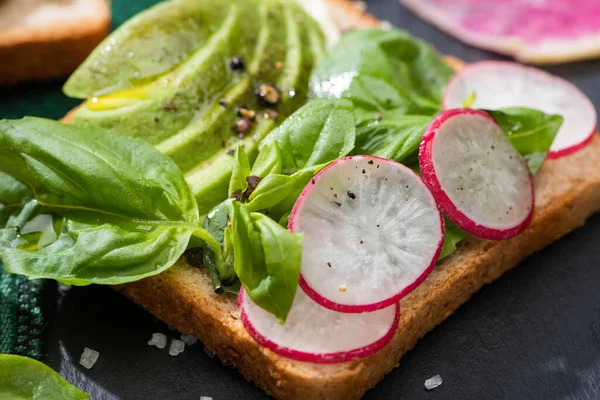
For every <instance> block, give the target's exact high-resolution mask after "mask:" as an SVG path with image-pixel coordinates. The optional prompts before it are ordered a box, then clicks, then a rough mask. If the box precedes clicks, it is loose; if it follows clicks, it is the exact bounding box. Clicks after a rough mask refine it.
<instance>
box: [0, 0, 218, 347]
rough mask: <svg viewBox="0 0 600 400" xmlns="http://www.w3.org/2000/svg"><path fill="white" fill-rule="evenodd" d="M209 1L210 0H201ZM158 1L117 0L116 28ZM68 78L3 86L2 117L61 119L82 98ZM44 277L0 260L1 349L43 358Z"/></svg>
mask: <svg viewBox="0 0 600 400" xmlns="http://www.w3.org/2000/svg"><path fill="white" fill-rule="evenodd" d="M199 1H209V0H199ZM156 3H158V1H157V0H113V1H112V5H111V9H112V15H113V28H114V27H117V26H119V25H120V24H122V23H123V22H125V21H126V20H128V19H129V18H130V17H131V16H133V15H135V14H137V13H138V12H140V11H142V10H144V9H146V8H148V7H150V6H152V5H154V4H156ZM63 83H64V79H62V80H57V81H53V82H44V83H39V82H38V83H29V84H24V85H21V86H18V87H13V88H0V119H4V118H9V119H16V118H22V117H24V116H26V115H34V116H38V117H45V118H52V119H59V118H61V117H62V116H64V115H65V114H66V113H67V112H68V111H69V110H70V109H72V108H73V107H75V106H76V105H77V104H79V103H80V102H81V101H80V100H77V99H70V98H68V97H66V96H65V95H63V94H62V91H61V88H62V85H63ZM43 285H44V284H43V282H42V281H39V280H38V281H29V280H28V279H27V278H25V277H22V276H18V275H8V274H5V273H4V269H3V268H2V265H1V264H0V353H13V354H19V355H23V356H27V357H31V358H36V359H40V358H41V356H42V348H43V346H42V343H43V337H42V335H43V327H44V320H43V315H42V308H41V307H40V306H41V301H42V288H43Z"/></svg>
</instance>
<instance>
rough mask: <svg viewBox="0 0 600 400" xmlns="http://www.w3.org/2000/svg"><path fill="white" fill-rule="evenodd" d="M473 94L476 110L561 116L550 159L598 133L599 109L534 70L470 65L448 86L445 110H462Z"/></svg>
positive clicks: (495, 64) (577, 92)
mask: <svg viewBox="0 0 600 400" xmlns="http://www.w3.org/2000/svg"><path fill="white" fill-rule="evenodd" d="M599 40H600V39H599ZM473 93H474V94H475V102H474V103H473V104H472V107H473V108H485V109H498V108H503V107H530V108H535V109H538V110H541V111H544V112H545V113H549V114H560V115H562V116H563V118H564V122H563V124H562V126H561V128H560V130H559V131H558V134H557V135H556V138H555V139H554V143H552V147H551V148H550V154H549V155H548V157H549V158H557V157H561V156H564V155H567V154H570V153H573V152H574V151H576V150H578V149H580V148H582V147H583V146H585V145H586V144H587V143H589V141H590V140H591V139H592V137H593V135H594V133H595V132H596V127H597V114H596V109H595V108H594V105H593V104H592V102H591V101H590V100H589V99H588V98H587V97H586V95H585V94H583V93H582V92H581V91H580V90H579V89H578V88H577V87H576V86H575V85H573V84H572V83H570V82H568V81H566V80H564V79H562V78H560V77H558V76H553V75H550V74H549V73H547V72H544V71H541V70H539V69H536V68H533V67H526V66H524V65H520V64H515V63H511V62H502V61H481V62H478V63H473V64H469V65H467V66H466V67H465V68H463V69H462V70H461V71H459V72H458V73H457V74H456V75H455V76H454V77H453V78H452V79H451V80H450V82H449V83H448V85H447V86H446V89H445V90H444V96H443V99H442V107H443V108H444V109H452V108H457V107H461V106H462V104H463V103H464V101H465V99H467V98H468V97H469V96H471V95H472V94H473Z"/></svg>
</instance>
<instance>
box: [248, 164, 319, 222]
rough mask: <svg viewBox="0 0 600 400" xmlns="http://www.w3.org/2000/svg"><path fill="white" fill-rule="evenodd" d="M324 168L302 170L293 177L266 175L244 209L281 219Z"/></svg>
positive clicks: (315, 167)
mask: <svg viewBox="0 0 600 400" xmlns="http://www.w3.org/2000/svg"><path fill="white" fill-rule="evenodd" d="M324 166H325V164H322V165H316V166H312V167H308V168H303V169H301V170H300V171H298V172H296V173H294V174H293V175H280V174H271V175H268V176H267V177H266V178H264V179H263V180H262V181H260V183H259V184H258V186H257V187H256V189H255V190H254V192H253V193H252V195H251V196H250V198H249V199H248V200H249V202H248V203H247V204H245V205H244V207H245V208H246V209H247V210H248V211H251V212H255V211H265V213H266V214H268V215H269V216H270V217H272V218H274V219H279V218H281V217H282V216H283V214H285V213H287V212H289V211H290V210H291V209H292V207H293V206H294V203H295V202H296V199H298V196H300V193H301V192H302V190H303V189H304V187H305V186H306V185H307V184H308V182H310V180H311V178H312V177H313V176H314V175H315V174H316V173H317V171H318V170H320V169H321V168H323V167H324Z"/></svg>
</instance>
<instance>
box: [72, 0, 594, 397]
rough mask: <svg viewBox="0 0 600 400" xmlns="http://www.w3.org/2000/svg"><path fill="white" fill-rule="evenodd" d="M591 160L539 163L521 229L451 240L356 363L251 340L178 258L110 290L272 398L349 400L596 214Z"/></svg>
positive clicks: (232, 305) (358, 22)
mask: <svg viewBox="0 0 600 400" xmlns="http://www.w3.org/2000/svg"><path fill="white" fill-rule="evenodd" d="M327 1H328V4H329V5H331V6H332V7H333V9H334V10H335V12H334V13H333V15H335V18H334V20H335V22H336V23H338V24H339V25H340V26H342V27H345V29H348V28H350V27H361V28H364V27H370V26H376V25H379V22H378V21H377V20H376V19H375V18H374V17H372V16H369V15H368V14H366V13H364V12H363V11H362V10H360V9H359V8H357V7H356V6H355V5H354V4H350V3H349V2H348V1H347V0H327ZM447 62H448V63H449V64H450V65H452V66H453V67H454V68H457V69H458V68H460V67H461V66H462V65H463V64H462V62H461V61H460V60H457V59H455V58H447ZM66 118H68V117H66ZM65 122H66V121H65ZM597 165H600V138H599V137H598V136H597V135H594V138H593V139H592V141H591V142H590V144H589V145H588V146H586V147H585V148H583V149H582V150H581V151H579V152H577V153H574V154H572V155H569V156H567V157H563V158H560V159H556V160H549V161H547V162H546V163H545V164H544V165H543V167H542V169H541V170H540V172H539V173H538V174H537V175H536V176H535V178H534V183H535V188H536V204H535V214H534V218H533V221H532V223H531V225H530V226H529V227H528V228H527V230H526V231H525V232H524V233H522V234H521V235H519V236H517V237H515V238H513V239H510V240H506V241H500V242H496V241H486V240H482V239H478V238H469V239H467V240H465V241H463V242H462V243H460V244H459V248H458V249H457V251H456V252H455V253H454V254H452V255H451V256H450V257H448V258H446V259H444V260H443V261H442V262H440V263H439V264H438V265H437V266H436V267H435V269H434V270H433V272H432V273H431V275H430V276H429V277H428V278H427V279H426V280H425V281H424V282H423V283H422V284H421V285H420V286H419V287H417V289H415V290H414V291H413V292H412V293H411V294H410V295H408V296H406V297H405V298H404V299H402V301H401V302H400V305H401V317H400V325H399V328H398V330H397V332H396V333H395V335H394V337H393V339H392V340H391V342H390V343H389V344H388V345H386V346H385V347H384V348H383V349H382V350H380V351H379V352H377V353H375V354H373V355H371V356H369V357H367V358H365V359H362V360H358V361H351V362H346V363H340V364H328V365H323V364H321V365H319V364H312V363H304V362H298V361H294V360H290V359H287V358H285V357H282V356H279V355H277V354H275V353H273V352H272V351H270V350H268V349H266V348H264V347H262V346H260V345H259V344H258V343H256V342H255V341H254V340H253V339H252V338H251V337H250V336H249V334H248V333H247V332H246V330H245V329H244V327H243V325H242V323H241V321H240V319H239V311H238V310H237V304H236V298H235V296H233V295H230V294H225V295H219V294H216V293H215V292H214V290H213V287H212V284H211V281H210V278H209V276H208V275H207V273H206V272H205V271H204V270H202V269H199V268H196V267H193V266H190V265H189V264H188V263H187V262H186V261H185V259H183V258H182V259H181V260H179V261H178V262H177V263H176V265H174V266H173V267H172V268H170V269H169V270H167V271H166V272H163V273H161V274H160V275H157V276H154V277H150V278H146V279H143V280H140V281H137V282H133V283H129V284H125V285H118V286H115V287H114V288H115V289H116V290H118V291H120V292H121V293H123V294H124V295H126V296H127V297H129V298H130V299H131V300H133V301H134V302H136V303H138V304H140V305H141V306H142V307H144V308H145V309H146V310H148V311H149V312H151V313H152V314H154V315H155V316H156V317H158V318H160V319H161V320H163V321H165V322H166V323H168V324H169V325H171V326H173V327H175V328H177V329H178V330H179V331H181V332H182V333H186V334H189V333H193V334H195V335H196V336H197V337H198V338H199V339H200V340H201V341H202V342H203V343H204V345H205V346H206V347H207V348H208V349H210V350H212V351H215V352H216V354H217V355H218V357H219V358H220V359H221V360H222V361H223V362H224V363H227V364H232V365H234V366H236V367H237V368H238V369H239V370H240V371H241V372H242V374H243V375H244V376H245V377H246V379H248V380H251V381H253V382H254V383H256V385H258V386H259V387H261V388H262V389H264V390H265V391H266V392H267V393H268V394H270V395H272V396H274V397H276V398H278V399H285V400H288V399H289V400H295V399H302V400H304V399H315V400H321V399H323V400H324V399H328V400H337V399H339V400H350V399H358V398H360V397H362V396H363V395H364V393H365V392H366V391H367V390H368V389H370V388H372V387H373V386H375V385H376V384H377V383H378V382H379V381H380V380H381V379H382V378H383V377H384V376H385V374H387V373H388V372H390V371H391V370H392V369H393V368H394V367H396V366H398V363H399V360H400V358H401V357H402V355H403V354H404V353H406V352H407V351H408V350H410V349H411V348H412V347H413V346H414V345H415V343H416V342H417V341H418V340H419V339H420V338H421V337H423V336H424V335H425V334H426V333H427V332H429V331H431V330H432V329H433V328H434V327H435V326H436V325H438V324H440V323H441V322H442V321H444V320H445V319H446V318H447V317H448V316H449V315H451V314H452V313H453V312H454V311H455V310H456V309H457V308H458V307H459V306H460V305H461V304H463V303H464V302H466V301H467V300H468V299H469V298H470V297H471V296H472V295H473V294H474V293H475V292H476V291H477V290H479V289H480V288H481V287H482V286H483V285H485V284H487V283H490V282H492V281H493V280H495V279H497V278H498V277H499V276H501V275H502V274H503V273H504V272H506V271H508V270H509V269H511V268H512V267H514V266H516V265H517V264H518V263H519V262H520V261H521V260H523V259H524V258H526V257H527V256H528V255H530V254H532V253H534V252H536V251H538V250H540V249H542V248H543V247H545V246H547V245H548V244H550V243H552V242H553V241H555V240H557V239H558V238H560V237H562V236H564V235H565V234H567V233H568V232H570V231H572V230H573V229H575V228H577V227H579V226H581V225H583V223H584V222H585V220H586V218H588V217H589V216H590V215H591V214H593V213H594V212H596V211H598V210H600V170H599V169H598V168H597Z"/></svg>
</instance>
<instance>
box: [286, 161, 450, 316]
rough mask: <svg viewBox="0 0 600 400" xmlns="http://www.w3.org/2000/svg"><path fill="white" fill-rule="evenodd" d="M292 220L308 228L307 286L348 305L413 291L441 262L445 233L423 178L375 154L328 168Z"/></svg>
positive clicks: (390, 299)
mask: <svg viewBox="0 0 600 400" xmlns="http://www.w3.org/2000/svg"><path fill="white" fill-rule="evenodd" d="M288 226H289V229H290V230H291V231H292V232H303V233H304V245H303V252H302V267H301V270H300V273H301V276H300V286H301V287H302V289H303V290H304V291H305V292H306V294H308V295H309V296H310V297H311V298H312V299H313V300H315V301H316V302H317V303H319V304H321V305H322V306H324V307H326V308H329V309H332V310H336V311H341V312H347V313H359V312H368V311H374V310H378V309H381V308H385V307H387V306H389V305H391V304H393V303H396V302H397V301H398V300H399V299H400V298H402V297H403V296H405V295H406V294H408V293H410V292H411V291H412V290H413V289H414V288H415V287H416V286H417V285H419V283H421V282H422V281H423V280H424V279H425V278H426V277H427V275H428V274H429V272H430V271H431V269H432V268H433V266H434V265H435V262H436V260H437V258H438V256H439V253H440V250H441V247H442V243H443V238H444V223H443V219H442V216H441V213H440V212H439V210H438V207H437V204H436V202H435V199H434V198H433V196H432V194H431V192H429V190H428V189H427V187H426V186H425V185H424V184H423V181H422V180H421V178H419V176H418V175H417V174H415V173H414V172H413V171H412V170H411V169H409V168H408V167H405V166H404V165H402V164H399V163H397V162H394V161H391V160H386V159H384V158H379V157H372V156H355V157H346V158H342V159H339V160H337V161H335V162H334V163H332V164H330V165H329V166H328V167H326V168H324V169H323V170H322V171H321V172H320V173H319V174H317V175H316V176H315V178H314V179H313V180H312V182H311V183H309V184H308V185H307V186H306V188H304V190H303V192H302V193H301V194H300V197H299V198H298V200H297V201H296V204H295V205H294V208H293V210H292V213H291V215H290V220H289V225H288Z"/></svg>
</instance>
